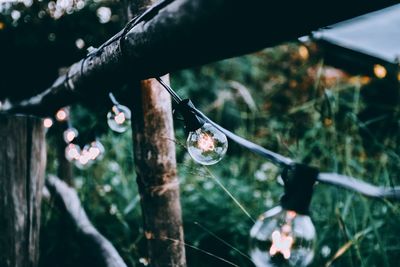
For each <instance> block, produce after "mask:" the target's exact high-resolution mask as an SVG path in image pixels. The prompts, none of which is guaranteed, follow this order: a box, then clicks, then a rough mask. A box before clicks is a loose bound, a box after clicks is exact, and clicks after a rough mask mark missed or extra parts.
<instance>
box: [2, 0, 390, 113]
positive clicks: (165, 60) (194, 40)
mask: <svg viewBox="0 0 400 267" xmlns="http://www.w3.org/2000/svg"><path fill="white" fill-rule="evenodd" d="M397 2H398V1H393V0H381V1H370V2H366V1H361V0H353V1H350V2H349V1H336V2H334V3H330V6H327V3H326V2H324V1H319V2H318V1H297V2H290V3H289V2H288V1H274V2H271V1H265V0H248V1H243V0H175V1H171V0H166V1H162V2H161V4H158V6H156V7H155V8H154V7H153V9H152V11H151V12H148V13H147V14H146V16H144V17H143V19H142V21H141V22H139V23H138V24H136V25H135V26H134V27H133V28H131V29H129V28H127V29H128V30H127V31H121V32H120V33H118V34H117V35H116V36H114V37H113V38H111V39H110V40H109V41H107V42H106V44H107V45H105V46H104V47H103V48H102V49H100V50H99V51H97V53H91V54H90V55H89V56H88V57H87V58H86V59H82V60H80V61H79V62H76V63H75V64H73V65H72V66H71V67H70V68H69V71H68V73H67V74H66V75H62V76H60V77H59V78H58V79H57V80H56V81H55V83H54V84H53V85H52V86H51V87H50V88H48V89H47V90H46V91H44V92H43V93H41V94H40V95H38V96H36V97H33V98H31V99H28V100H25V101H22V102H20V103H16V104H15V105H8V106H7V107H5V108H3V110H5V111H8V112H23V113H34V114H38V115H45V114H51V113H53V112H54V111H55V110H57V109H58V108H60V107H62V106H66V105H69V104H72V103H73V102H76V101H77V100H78V99H80V98H82V97H84V96H86V97H91V98H94V96H95V97H98V95H101V94H104V93H105V92H106V91H112V90H117V89H119V88H120V87H121V85H123V84H124V83H125V82H126V81H127V80H128V79H129V80H132V79H134V80H135V79H136V80H142V79H146V78H150V77H158V76H161V75H162V74H165V73H168V72H171V71H175V70H179V69H182V68H187V67H192V66H197V65H201V64H205V63H209V62H213V61H216V60H220V59H224V58H229V57H233V56H238V55H242V54H246V53H249V52H254V51H257V50H259V49H262V48H264V47H268V46H273V45H276V44H278V43H280V42H283V41H287V40H293V39H295V38H297V37H300V36H303V35H306V34H309V33H310V31H312V30H316V29H318V28H320V27H323V26H326V25H330V24H332V23H335V22H338V21H342V20H344V19H347V18H352V17H354V16H357V15H361V14H364V13H367V12H369V11H372V10H377V9H381V8H383V7H386V6H388V5H390V4H394V3H397ZM125 32H126V33H127V34H126V36H125V37H123V38H122V41H121V42H119V39H120V37H121V35H122V33H125ZM119 44H121V46H120V45H119ZM121 48H123V49H122V51H121Z"/></svg>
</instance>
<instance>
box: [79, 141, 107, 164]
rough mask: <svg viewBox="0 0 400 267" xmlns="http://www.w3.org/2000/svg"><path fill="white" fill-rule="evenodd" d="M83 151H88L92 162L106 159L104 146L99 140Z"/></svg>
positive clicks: (88, 145)
mask: <svg viewBox="0 0 400 267" xmlns="http://www.w3.org/2000/svg"><path fill="white" fill-rule="evenodd" d="M83 150H85V151H88V153H89V156H90V159H91V160H102V159H103V157H104V151H105V149H104V146H103V145H102V144H101V143H100V141H98V140H96V141H93V142H91V143H90V144H87V145H86V146H85V147H84V148H83Z"/></svg>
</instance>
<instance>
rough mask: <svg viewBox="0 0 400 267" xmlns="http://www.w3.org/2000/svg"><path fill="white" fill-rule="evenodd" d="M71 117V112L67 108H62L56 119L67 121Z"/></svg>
mask: <svg viewBox="0 0 400 267" xmlns="http://www.w3.org/2000/svg"><path fill="white" fill-rule="evenodd" d="M68 117H69V110H68V109H67V108H61V109H59V110H58V111H57V113H56V119H57V120H58V121H66V120H68Z"/></svg>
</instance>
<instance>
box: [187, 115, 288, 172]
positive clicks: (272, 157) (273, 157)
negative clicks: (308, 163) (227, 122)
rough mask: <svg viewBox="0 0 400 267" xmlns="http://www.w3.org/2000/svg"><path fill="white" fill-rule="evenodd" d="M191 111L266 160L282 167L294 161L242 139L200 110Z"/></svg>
mask: <svg viewBox="0 0 400 267" xmlns="http://www.w3.org/2000/svg"><path fill="white" fill-rule="evenodd" d="M193 111H194V112H195V114H196V115H197V116H200V117H201V118H202V119H204V120H205V121H206V122H208V123H209V124H211V125H212V126H214V127H215V128H216V129H218V130H219V131H220V132H222V133H224V134H225V135H226V136H227V137H228V138H229V139H231V140H232V141H234V142H235V143H237V144H239V145H241V146H243V147H245V148H247V149H249V150H250V151H252V152H254V153H256V154H258V155H260V156H262V157H264V158H266V159H267V160H269V161H271V162H273V163H274V164H277V165H279V166H282V167H286V166H290V165H291V164H292V163H294V161H293V160H292V159H290V158H287V157H285V156H282V155H280V154H278V153H275V152H273V151H270V150H268V149H266V148H264V147H262V146H260V145H257V144H255V143H253V142H251V141H249V140H246V139H244V138H243V137H240V136H238V135H236V134H234V133H233V132H231V131H229V130H227V129H225V128H224V127H222V126H220V125H219V124H217V123H215V122H214V121H212V120H211V119H210V118H208V117H207V116H206V115H204V113H202V112H201V111H200V110H198V109H196V108H194V109H193Z"/></svg>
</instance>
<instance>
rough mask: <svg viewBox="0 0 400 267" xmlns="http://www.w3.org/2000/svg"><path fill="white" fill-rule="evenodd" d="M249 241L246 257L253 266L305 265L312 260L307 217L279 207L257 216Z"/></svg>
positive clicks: (313, 235) (311, 236)
mask: <svg viewBox="0 0 400 267" xmlns="http://www.w3.org/2000/svg"><path fill="white" fill-rule="evenodd" d="M250 238H251V240H250V241H251V244H250V246H251V248H250V256H251V258H252V260H253V262H254V264H255V265H256V266H257V267H278V266H297V267H301V266H308V265H309V264H310V263H311V262H312V260H313V258H314V246H315V238H316V232H315V227H314V224H313V223H312V221H311V218H310V217H309V216H307V215H302V214H298V213H296V212H294V211H290V210H285V209H283V208H282V207H281V206H277V207H275V208H273V209H271V210H269V211H267V212H265V213H264V214H263V215H261V216H260V218H259V219H258V220H257V222H256V223H255V225H254V226H253V228H252V229H251V231H250Z"/></svg>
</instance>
